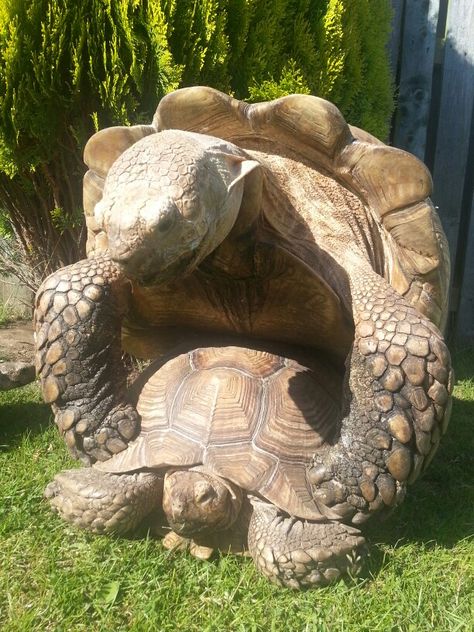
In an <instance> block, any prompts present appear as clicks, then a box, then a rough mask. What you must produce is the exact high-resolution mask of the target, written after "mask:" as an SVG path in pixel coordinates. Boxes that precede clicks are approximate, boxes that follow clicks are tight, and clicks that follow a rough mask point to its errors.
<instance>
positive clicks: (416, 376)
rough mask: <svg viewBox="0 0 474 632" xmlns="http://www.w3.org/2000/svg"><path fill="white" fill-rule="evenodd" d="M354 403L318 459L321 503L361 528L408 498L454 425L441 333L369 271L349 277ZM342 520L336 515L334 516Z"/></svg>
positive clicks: (312, 474)
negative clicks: (332, 442) (374, 514)
mask: <svg viewBox="0 0 474 632" xmlns="http://www.w3.org/2000/svg"><path fill="white" fill-rule="evenodd" d="M351 289H352V301H353V314H354V323H355V332H356V334H355V340H354V345H353V349H352V353H351V356H350V365H349V366H348V375H349V385H348V389H349V391H350V393H351V401H350V402H349V410H348V414H347V415H346V416H345V418H344V419H343V421H342V427H341V437H340V440H339V441H338V443H337V444H336V445H334V446H332V447H331V448H329V449H328V450H327V451H326V452H325V453H323V452H322V453H321V454H316V455H315V458H314V464H313V467H312V468H311V469H310V471H309V480H310V481H311V483H312V484H313V485H315V496H316V498H318V499H320V500H321V501H323V502H324V503H325V504H326V505H327V506H329V507H331V508H332V510H333V511H335V512H336V515H339V516H340V517H341V518H342V519H344V520H349V519H352V522H353V523H355V524H359V523H361V522H364V521H365V520H366V519H367V518H368V517H369V516H370V514H371V512H374V511H378V510H380V509H382V508H384V507H387V506H388V507H392V506H394V505H396V504H398V503H399V502H401V500H402V499H403V496H404V493H405V487H406V485H407V483H411V482H412V481H414V480H415V479H416V478H417V477H418V475H419V474H420V472H421V471H422V470H423V469H424V468H425V467H426V465H427V464H428V463H429V461H430V460H431V458H432V457H433V455H434V453H435V451H436V449H437V447H438V443H439V439H440V435H441V434H443V433H444V432H445V430H446V426H447V423H448V420H449V412H450V410H449V402H450V400H449V395H450V392H451V388H452V370H451V363H450V356H449V352H448V350H447V348H446V345H445V344H444V342H443V338H442V336H441V334H440V332H439V331H438V329H437V328H436V327H435V326H434V325H433V324H432V323H431V322H430V321H429V320H427V319H426V318H424V317H423V316H421V314H420V313H419V312H418V311H417V310H416V309H415V308H414V307H412V306H411V305H409V304H408V303H407V302H406V301H405V300H404V299H403V298H402V297H401V296H400V295H399V294H398V293H397V292H396V291H395V290H393V289H392V288H391V287H390V286H389V285H388V284H387V283H386V282H385V281H384V280H383V279H382V278H381V277H379V276H378V275H376V274H375V273H374V272H372V271H371V270H369V269H368V268H367V269H365V270H364V269H363V271H362V273H360V272H359V273H358V274H357V275H356V274H352V278H351ZM333 517H336V516H333Z"/></svg>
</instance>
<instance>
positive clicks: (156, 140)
mask: <svg viewBox="0 0 474 632" xmlns="http://www.w3.org/2000/svg"><path fill="white" fill-rule="evenodd" d="M257 167H259V164H258V163H257V162H255V161H253V160H248V159H246V157H245V156H244V155H243V152H242V151H241V150H239V149H237V147H235V146H234V145H232V144H230V143H227V142H225V141H222V140H220V139H216V138H212V137H208V136H203V135H197V134H193V133H191V132H184V131H176V130H168V131H164V132H161V133H158V134H151V135H149V136H146V137H145V138H143V139H141V140H140V141H138V142H137V143H135V144H133V145H132V146H131V147H130V148H128V149H127V150H126V151H125V152H123V153H122V154H121V155H120V156H119V157H118V158H117V160H116V161H115V162H114V163H113V165H112V167H111V168H110V171H109V173H108V175H107V179H106V182H105V187H104V195H103V198H102V200H101V201H100V202H99V203H98V204H97V205H96V207H95V218H96V220H97V222H98V223H99V224H101V225H102V226H103V227H104V229H105V231H106V233H107V237H108V246H109V251H110V256H111V257H112V259H113V260H114V261H116V262H117V263H118V264H119V265H120V266H121V267H122V269H123V271H124V272H125V274H126V275H127V276H129V277H130V278H132V279H134V280H136V281H138V282H139V283H141V284H143V285H154V284H158V283H160V282H163V281H166V280H168V279H171V278H174V277H176V276H178V275H179V276H181V275H184V274H187V273H189V272H191V271H192V270H193V269H195V268H196V266H198V265H199V263H200V262H201V261H202V260H203V259H204V258H205V257H206V256H207V255H209V254H210V253H211V252H212V251H213V250H215V248H216V247H217V246H218V245H219V244H220V243H221V242H222V241H223V240H224V239H225V237H226V236H227V234H228V233H229V232H230V230H231V229H232V226H233V225H234V222H235V221H236V219H237V216H238V214H239V209H240V205H241V202H242V195H243V190H244V179H245V176H246V175H247V174H249V173H250V172H251V171H253V170H254V169H255V168H257Z"/></svg>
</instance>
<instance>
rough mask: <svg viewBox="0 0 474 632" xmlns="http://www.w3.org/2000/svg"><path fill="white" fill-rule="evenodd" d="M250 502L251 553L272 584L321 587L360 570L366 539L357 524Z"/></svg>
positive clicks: (298, 587) (258, 502) (297, 587)
mask: <svg viewBox="0 0 474 632" xmlns="http://www.w3.org/2000/svg"><path fill="white" fill-rule="evenodd" d="M253 505H254V513H253V515H252V518H251V520H250V525H249V534H248V544H249V550H250V554H251V555H252V557H253V559H254V562H255V564H256V565H257V568H258V569H259V570H260V571H261V572H262V573H263V574H264V575H265V576H266V577H268V579H270V581H272V582H273V583H275V584H279V585H280V586H287V587H288V588H294V589H300V588H303V587H315V586H324V585H326V584H329V583H331V582H333V581H335V580H337V579H339V578H340V577H341V576H342V575H345V574H351V575H355V574H357V572H358V571H359V570H360V566H361V560H362V556H363V555H364V553H365V540H364V538H363V537H362V536H361V535H360V533H359V531H357V529H354V528H353V527H348V526H346V525H344V524H341V523H338V522H327V523H317V522H307V521H305V520H300V519H298V518H290V517H284V516H283V515H282V514H281V513H280V512H279V510H278V509H277V508H276V507H274V506H272V505H269V504H265V503H262V502H260V501H256V502H254V503H253Z"/></svg>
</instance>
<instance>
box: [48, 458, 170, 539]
mask: <svg viewBox="0 0 474 632" xmlns="http://www.w3.org/2000/svg"><path fill="white" fill-rule="evenodd" d="M162 492H163V478H162V477H161V476H159V475H158V474H156V473H155V472H138V473H135V474H109V473H108V472H99V471H98V470H95V469H94V468H90V469H80V470H65V471H64V472H60V473H59V474H57V475H56V477H55V478H54V480H53V481H52V482H51V483H49V485H48V486H47V487H46V490H45V493H44V495H45V497H46V498H48V499H49V501H50V504H51V507H52V508H53V510H54V511H55V512H56V513H58V514H59V515H60V516H61V518H63V520H65V521H66V522H69V523H70V524H72V525H74V526H76V527H80V528H81V529H87V530H88V531H92V532H93V533H116V534H123V533H130V532H132V531H133V530H134V529H136V528H137V527H138V525H139V524H140V523H141V522H142V520H143V519H144V518H146V516H147V515H148V514H150V513H151V512H152V511H153V510H154V509H157V508H159V507H161V498H162Z"/></svg>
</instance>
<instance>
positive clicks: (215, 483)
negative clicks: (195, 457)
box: [163, 468, 242, 536]
mask: <svg viewBox="0 0 474 632" xmlns="http://www.w3.org/2000/svg"><path fill="white" fill-rule="evenodd" d="M241 506H242V493H241V490H240V489H239V488H237V487H236V486H235V485H232V483H230V482H229V481H226V480H224V479H221V478H219V477H218V476H214V475H213V474H210V473H206V472H204V471H201V470H200V469H199V468H198V469H194V470H177V471H174V472H170V473H168V474H167V475H166V476H165V481H164V488H163V510H164V512H165V514H166V518H167V519H168V523H169V525H170V527H171V528H172V529H173V531H175V532H176V533H179V534H180V535H184V536H191V535H196V534H198V533H202V532H206V531H216V530H217V531H220V530H223V529H227V528H228V527H230V526H231V525H232V524H233V523H234V522H235V520H236V518H237V515H238V514H239V511H240V508H241Z"/></svg>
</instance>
